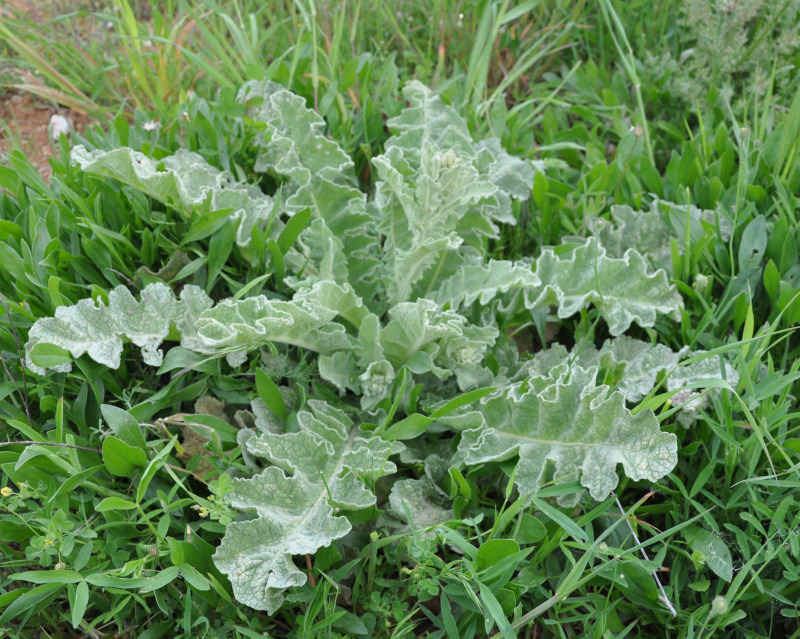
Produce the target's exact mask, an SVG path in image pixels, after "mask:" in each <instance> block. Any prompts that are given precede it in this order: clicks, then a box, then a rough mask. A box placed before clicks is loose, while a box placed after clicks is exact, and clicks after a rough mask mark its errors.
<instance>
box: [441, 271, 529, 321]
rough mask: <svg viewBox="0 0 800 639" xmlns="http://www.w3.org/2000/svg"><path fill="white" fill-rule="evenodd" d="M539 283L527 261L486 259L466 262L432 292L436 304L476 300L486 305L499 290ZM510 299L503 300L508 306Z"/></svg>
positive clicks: (518, 290) (453, 305)
mask: <svg viewBox="0 0 800 639" xmlns="http://www.w3.org/2000/svg"><path fill="white" fill-rule="evenodd" d="M540 285H541V280H540V279H539V276H538V275H537V274H536V273H534V272H533V270H532V268H531V263H530V262H529V261H525V260H521V261H518V262H509V261H506V260H489V261H488V262H487V263H486V264H466V265H464V266H463V267H462V268H461V269H459V270H458V271H457V272H456V273H455V274H453V275H452V276H451V277H449V278H447V279H446V280H444V281H443V282H442V284H441V285H440V286H439V287H438V288H437V289H436V291H435V292H434V294H433V299H435V300H436V301H437V302H438V303H439V304H441V305H442V306H444V305H445V304H448V303H449V304H450V308H451V309H454V310H456V309H458V308H460V307H469V306H472V305H473V304H474V303H475V302H477V303H479V304H481V305H482V306H486V305H488V304H489V303H490V302H491V301H492V300H494V299H495V298H496V297H498V296H499V295H501V294H504V293H508V292H509V291H515V292H516V293H517V295H516V296H517V297H518V296H519V293H521V292H522V291H526V290H536V288H537V287H539V286H540ZM509 306H511V304H510V303H506V304H503V305H502V306H501V308H502V309H508V307H509Z"/></svg>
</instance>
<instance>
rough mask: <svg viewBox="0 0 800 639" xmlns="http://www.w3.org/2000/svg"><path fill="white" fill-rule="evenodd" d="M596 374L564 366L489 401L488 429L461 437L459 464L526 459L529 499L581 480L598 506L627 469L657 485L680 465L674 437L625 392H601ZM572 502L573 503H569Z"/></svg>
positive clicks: (523, 486) (485, 402) (520, 477)
mask: <svg viewBox="0 0 800 639" xmlns="http://www.w3.org/2000/svg"><path fill="white" fill-rule="evenodd" d="M596 374H597V369H596V368H589V369H584V368H580V367H573V368H571V369H570V368H568V367H567V366H566V365H561V366H558V367H557V368H556V369H554V370H552V371H550V375H549V376H548V377H532V378H530V379H529V380H527V381H525V382H520V383H517V384H514V385H512V386H508V387H505V388H503V389H501V390H500V391H498V392H496V393H494V394H492V395H489V396H487V397H485V398H483V399H482V400H481V402H480V411H481V413H482V414H483V417H484V425H483V426H482V427H481V428H478V429H475V430H468V431H465V432H464V433H463V434H462V439H461V442H460V443H459V447H458V452H457V454H456V459H457V461H459V462H462V463H465V464H468V465H474V464H481V463H485V462H490V461H503V460H506V459H511V458H513V457H515V456H519V465H518V467H517V472H516V484H517V487H518V489H519V492H520V495H522V496H523V497H524V496H526V495H529V494H532V493H534V492H535V491H536V490H538V489H539V488H540V487H541V486H542V485H543V484H544V483H545V482H546V481H547V480H548V479H549V474H548V464H550V463H552V464H553V469H552V474H553V476H554V477H559V478H560V477H570V476H572V477H575V476H576V475H578V474H580V482H581V484H582V485H583V486H584V487H586V488H587V489H588V490H589V494H590V495H591V496H592V497H593V498H594V499H598V500H600V499H605V498H606V497H607V496H608V494H609V492H610V491H612V490H613V489H614V488H615V487H616V485H617V482H618V477H617V472H616V467H617V464H619V463H621V464H622V467H623V469H624V470H625V473H626V474H627V475H628V476H629V477H630V478H631V479H634V480H639V479H647V480H649V481H656V480H657V479H659V478H661V477H663V476H664V475H665V474H667V473H668V472H669V471H671V470H672V468H673V467H674V466H675V464H676V462H677V441H676V438H675V436H674V435H672V434H669V433H662V432H661V431H660V430H659V427H658V420H657V419H656V417H655V415H654V414H653V413H652V411H649V410H645V411H641V412H639V413H637V414H636V415H633V414H632V413H631V412H630V411H629V410H628V409H627V408H626V407H625V398H624V397H623V395H622V394H621V393H616V392H609V391H610V389H609V387H608V386H596V385H595V381H594V379H595V376H596ZM565 501H569V498H565Z"/></svg>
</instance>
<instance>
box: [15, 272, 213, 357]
mask: <svg viewBox="0 0 800 639" xmlns="http://www.w3.org/2000/svg"><path fill="white" fill-rule="evenodd" d="M211 305H212V302H211V299H210V298H209V297H208V296H207V295H206V294H205V293H204V292H203V290H202V289H200V288H198V287H197V286H192V285H187V286H185V287H184V288H183V290H182V291H181V295H180V298H179V299H176V298H175V296H174V295H173V293H172V291H171V290H170V288H169V287H168V286H166V285H164V284H161V283H160V282H156V283H153V284H148V285H147V286H146V287H145V288H144V289H143V290H142V293H141V297H140V299H139V300H136V298H134V297H133V295H132V294H131V293H130V291H128V289H127V288H125V287H124V286H117V287H116V288H114V289H112V290H111V292H110V293H109V294H108V305H107V306H106V305H105V304H104V303H103V302H102V301H100V302H98V303H95V302H94V300H92V299H84V300H80V301H79V302H78V303H77V304H75V305H74V306H60V307H59V308H57V309H56V314H55V317H47V318H42V319H40V320H37V321H36V323H35V324H34V325H33V326H32V327H31V330H30V332H29V334H28V343H27V344H26V345H25V349H26V353H28V354H29V353H30V352H31V351H32V349H33V348H34V347H35V346H36V345H37V344H43V343H45V344H54V345H56V346H60V347H61V348H63V349H66V350H68V351H69V352H70V354H71V355H72V357H80V356H81V355H83V354H84V353H87V354H88V355H89V357H91V358H92V359H93V360H94V361H96V362H98V363H100V364H105V365H106V366H108V367H110V368H119V365H120V357H121V355H122V347H123V343H124V342H125V341H131V342H133V343H134V344H136V345H137V346H139V347H140V348H141V351H142V358H143V359H144V361H145V363H146V364H149V365H151V366H160V365H161V362H162V359H163V353H162V352H161V350H160V349H159V346H160V345H161V343H162V341H163V340H165V339H166V338H167V337H168V335H169V334H170V329H171V327H173V326H174V327H175V328H176V329H177V331H178V333H179V334H180V336H181V343H182V344H183V345H184V346H186V347H187V348H191V347H193V346H195V345H196V341H195V340H196V333H195V329H194V322H195V320H196V319H197V318H198V317H199V316H200V315H201V313H202V312H203V311H205V310H206V309H208V308H210V307H211ZM28 366H29V367H30V368H31V370H34V371H36V372H39V373H42V372H43V370H42V369H40V368H39V367H37V366H35V365H34V364H33V362H31V361H30V357H28ZM70 369H71V364H65V365H61V366H58V367H55V370H58V371H62V372H66V371H69V370H70Z"/></svg>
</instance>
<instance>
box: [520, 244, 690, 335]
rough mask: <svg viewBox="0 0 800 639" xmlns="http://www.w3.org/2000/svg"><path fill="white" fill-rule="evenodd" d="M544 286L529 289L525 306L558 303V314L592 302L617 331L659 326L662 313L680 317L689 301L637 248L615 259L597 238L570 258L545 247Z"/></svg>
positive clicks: (540, 269)
mask: <svg viewBox="0 0 800 639" xmlns="http://www.w3.org/2000/svg"><path fill="white" fill-rule="evenodd" d="M535 268H536V274H537V275H538V276H539V279H540V280H541V281H542V284H543V288H542V290H538V291H537V290H532V291H526V292H525V297H526V300H525V306H527V307H528V308H530V309H534V308H537V307H540V306H542V305H551V306H555V307H556V308H557V310H558V316H559V317H562V318H566V317H570V316H571V315H573V314H575V313H577V312H578V311H579V310H581V309H582V308H585V307H586V306H588V305H589V304H590V303H591V304H594V305H595V306H597V307H598V308H599V309H600V312H601V313H602V315H603V319H605V320H606V322H607V323H608V330H609V332H610V333H611V334H612V335H620V334H621V333H623V332H625V331H626V330H627V329H628V327H629V326H630V325H631V323H632V322H634V321H635V322H636V323H637V324H639V326H653V325H654V324H655V321H656V313H663V314H666V315H669V316H670V317H672V318H673V319H676V320H677V319H679V318H680V309H681V308H683V300H682V299H681V296H680V295H678V293H677V291H676V290H675V287H674V286H672V285H670V283H669V280H668V279H667V275H666V273H665V272H664V271H660V270H659V271H656V272H652V271H651V270H650V267H649V265H648V264H647V262H646V260H645V259H644V258H643V257H642V256H641V255H640V254H639V253H637V252H636V251H634V250H633V249H629V250H628V251H626V252H625V255H624V256H623V257H622V258H621V259H615V258H611V257H609V256H608V255H607V254H606V251H605V249H604V248H603V247H602V246H599V245H598V244H597V241H596V240H595V239H594V238H590V239H588V240H587V241H586V242H585V244H584V245H583V246H580V247H578V248H577V249H575V250H574V251H573V252H572V254H571V255H570V256H569V257H568V258H563V259H562V258H560V257H558V256H557V255H556V254H555V253H554V252H553V251H552V250H550V249H548V250H545V251H542V254H541V255H540V256H539V258H538V259H537V260H536V262H535Z"/></svg>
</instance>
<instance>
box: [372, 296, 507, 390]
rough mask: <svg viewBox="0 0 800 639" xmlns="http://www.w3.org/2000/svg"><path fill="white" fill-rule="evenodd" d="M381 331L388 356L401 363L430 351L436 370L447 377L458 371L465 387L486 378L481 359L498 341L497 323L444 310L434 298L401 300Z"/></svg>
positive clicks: (396, 365) (400, 364)
mask: <svg viewBox="0 0 800 639" xmlns="http://www.w3.org/2000/svg"><path fill="white" fill-rule="evenodd" d="M389 317H390V320H389V322H388V323H387V324H386V326H385V327H384V329H383V332H382V333H381V344H382V345H383V351H384V353H385V355H386V358H387V359H388V360H389V361H390V362H391V363H392V364H393V365H394V366H395V367H399V366H402V365H403V364H405V363H406V361H407V360H408V359H409V358H410V357H411V356H412V355H413V354H414V353H417V352H419V351H424V352H426V353H427V354H428V355H430V357H431V359H432V360H433V362H434V364H435V366H434V368H433V372H434V374H436V375H437V376H438V377H440V378H442V379H445V378H447V377H448V376H450V375H451V374H452V373H455V374H456V377H457V379H458V381H459V385H461V386H462V390H463V389H465V388H467V387H470V386H476V385H478V384H479V383H481V382H483V381H485V379H486V378H485V376H484V374H483V373H482V372H481V370H482V369H481V363H482V362H483V359H484V357H485V354H486V351H487V349H488V348H489V347H490V346H491V345H493V344H494V342H495V340H496V339H497V336H498V330H497V329H496V328H495V327H494V326H480V327H479V326H474V325H472V324H469V322H468V321H467V319H466V318H465V317H464V316H463V315H459V314H458V313H456V312H454V311H440V310H439V309H438V306H437V304H436V303H435V302H433V301H432V300H427V299H420V300H417V301H416V302H413V303H412V302H406V303H403V304H398V305H397V306H395V307H394V308H392V309H391V311H389Z"/></svg>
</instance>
